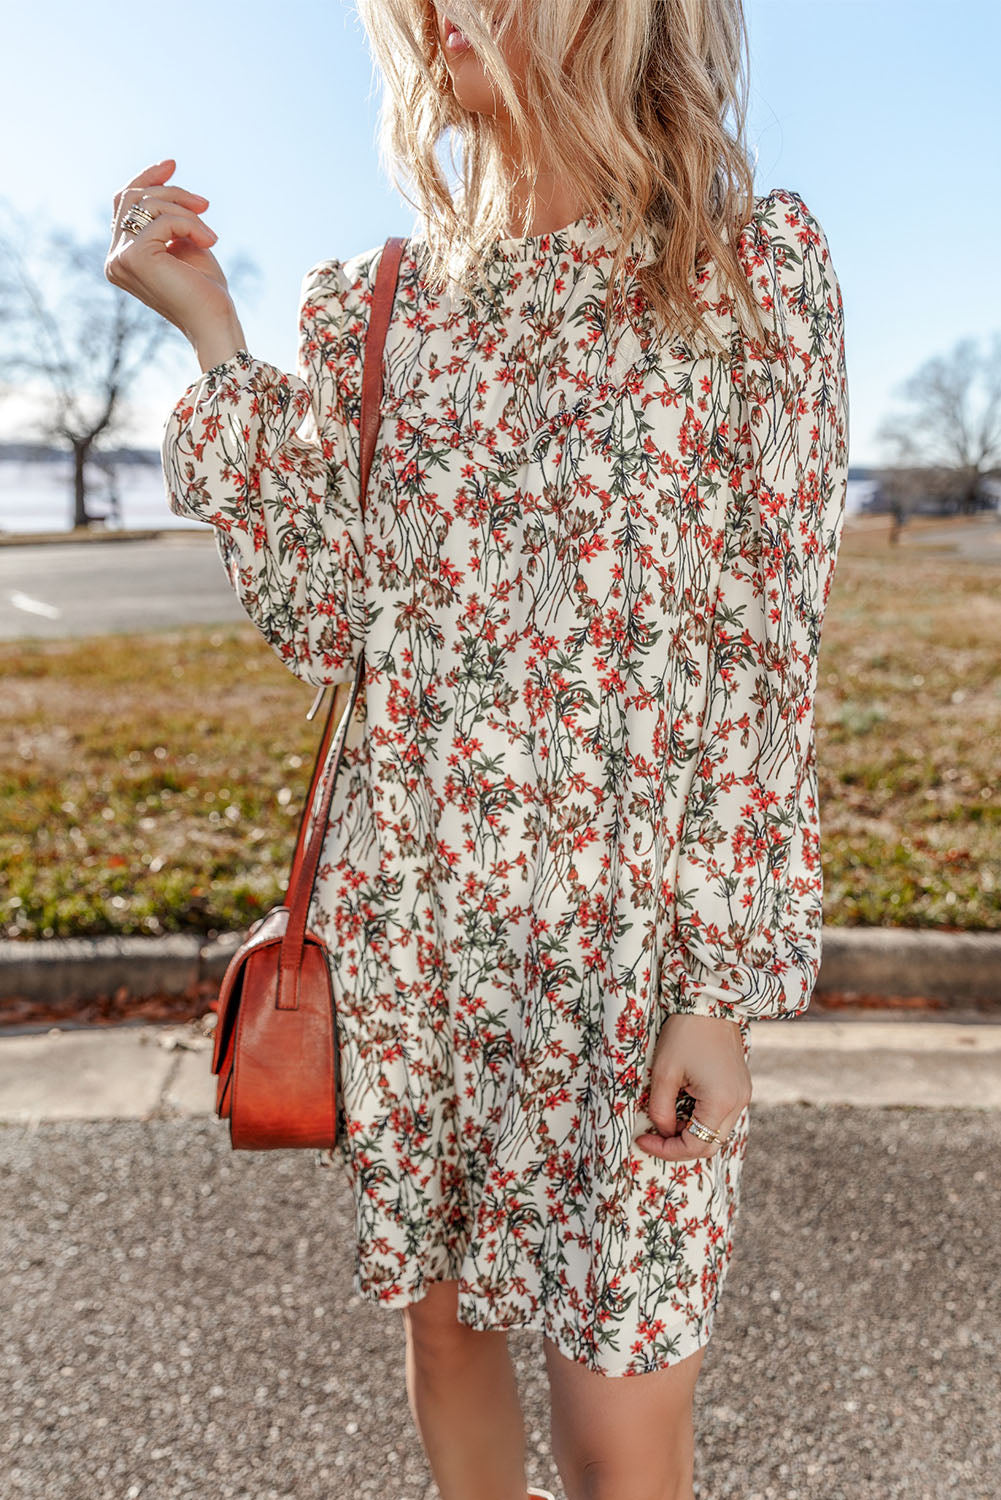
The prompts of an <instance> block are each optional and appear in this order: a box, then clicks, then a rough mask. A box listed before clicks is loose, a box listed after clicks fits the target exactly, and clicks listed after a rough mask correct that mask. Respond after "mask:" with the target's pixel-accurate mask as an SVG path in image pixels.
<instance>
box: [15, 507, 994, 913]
mask: <svg viewBox="0 0 1001 1500" xmlns="http://www.w3.org/2000/svg"><path fill="white" fill-rule="evenodd" d="M908 529H910V528H908ZM916 537H917V528H915V532H914V535H913V536H908V535H907V533H906V532H905V534H904V535H903V537H902V539H901V542H900V543H899V544H898V545H897V546H896V547H890V546H888V545H887V544H886V542H885V540H884V538H883V537H882V535H880V534H879V532H878V531H874V530H873V529H871V528H865V527H860V528H859V529H858V531H857V532H856V531H853V530H849V531H848V532H847V533H846V536H845V539H844V542H843V544H842V550H841V558H840V561H839V565H838V573H837V577H836V580H835V584H834V589H833V591H832V594H831V601H830V606H829V610H828V617H827V624H826V626H825V632H824V644H823V650H822V656H821V665H820V681H819V688H818V695H817V748H818V759H819V766H820V777H821V834H822V850H823V867H824V880H825V920H826V921H828V922H830V923H834V924H842V925H856V924H867V925H868V924H873V925H891V926H897V925H901V926H909V927H937V928H942V927H948V928H957V929H958V928H961V929H970V930H973V929H994V930H997V929H998V928H1001V902H999V891H1001V798H999V794H998V785H997V759H998V746H999V745H1001V648H999V644H998V643H999V642H1001V588H999V584H1001V570H999V569H998V568H997V567H996V566H991V565H989V564H983V565H981V564H979V563H962V562H957V561H954V560H952V559H951V558H950V556H949V555H948V554H942V553H940V552H937V551H936V552H932V551H931V550H930V549H925V548H924V547H923V546H921V545H920V543H919V541H918V540H917V539H916ZM5 666H6V670H5V683H4V694H3V702H2V705H0V749H2V754H0V798H2V806H3V809H4V812H3V818H2V823H0V872H2V884H0V931H2V932H3V933H4V934H5V935H6V936H8V937H13V938H24V939H28V938H39V937H69V936H86V935H93V934H102V933H115V934H119V935H125V934H143V933H146V934H149V933H163V932H197V933H204V934H211V933H213V932H215V931H226V930H231V929H235V930H243V929H245V928H246V927H247V926H248V925H249V923H250V922H251V921H253V920H254V918H255V917H257V916H259V915H260V914H261V913H262V912H263V911H265V910H267V908H268V907H269V906H271V905H273V904H274V903H275V902H277V901H279V900H281V898H282V896H283V895H284V891H285V885H284V882H285V879H286V877H287V874H288V866H289V861H290V859H291V854H292V847H293V843H294V839H295V834H296V830H297V828H298V821H299V816H300V813H301V809H302V804H303V799H304V797H305V793H306V790H307V780H308V776H309V773H310V770H311V768H312V764H313V758H314V755H315V751H316V746H317V742H318V737H319V734H320V732H321V730H322V727H323V726H322V718H323V715H319V716H318V717H317V719H315V720H314V721H313V722H312V723H307V721H306V719H305V713H306V710H307V708H308V707H309V705H310V703H311V702H312V699H313V696H314V689H313V688H311V687H309V686H307V685H306V684H304V683H301V682H298V681H297V680H296V679H295V678H294V677H292V676H291V674H290V673H289V672H288V671H286V669H285V668H284V667H282V665H281V664H280V662H279V661H278V660H277V658H276V657H275V656H274V654H273V653H272V652H271V650H270V649H269V648H268V646H267V645H266V644H265V643H264V641H263V640H262V639H261V637H260V636H259V635H258V634H257V632H256V631H255V630H254V628H253V626H251V625H250V623H249V622H247V623H246V624H245V625H244V624H241V625H237V626H232V627H212V628H205V627H195V628H189V629H184V630H171V631H159V632H151V633H149V634H145V635H141V636H134V635H133V636H99V637H93V638H90V639H87V640H82V641H73V640H61V641H43V640H30V641H25V642H9V643H7V645H6V648H5ZM323 712H324V714H325V712H326V702H325V703H324V711H323Z"/></svg>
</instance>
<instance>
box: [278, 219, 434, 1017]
mask: <svg viewBox="0 0 1001 1500" xmlns="http://www.w3.org/2000/svg"><path fill="white" fill-rule="evenodd" d="M406 243H407V240H406V236H404V235H391V236H390V237H389V238H388V239H387V240H386V242H385V244H384V245H383V248H382V254H381V255H380V257H379V265H378V267H377V269H376V276H375V286H374V287H373V290H372V303H371V310H370V313H369V322H368V328H367V329H366V332H365V353H364V361H363V365H362V391H361V420H360V469H359V480H360V504H361V511H362V515H364V513H365V494H366V491H367V489H368V476H369V473H370V472H371V468H372V460H373V457H374V454H375V443H376V438H377V436H378V432H379V416H380V410H379V409H380V406H381V403H382V354H383V347H384V345H385V341H386V332H387V330H388V328H389V321H390V318H391V316H392V311H393V302H394V300H395V297H396V286H397V282H398V280H399V274H400V262H401V259H402V256H403V250H404V247H405V245H406ZM364 671H365V651H364V647H363V648H362V651H361V654H360V656H359V658H358V665H357V668H356V670H355V677H354V682H353V683H352V685H351V694H350V697H349V698H348V702H347V705H346V707H345V709H344V712H343V713H342V714H341V716H340V720H339V722H338V742H337V748H336V750H335V752H334V754H333V756H332V757H330V759H329V762H328V751H329V749H330V743H331V736H332V734H333V731H334V723H335V720H336V719H337V713H336V710H337V693H336V692H333V693H332V694H331V702H330V708H329V710H328V712H327V719H326V723H325V725H324V729H323V734H322V736H321V739H320V747H319V749H318V751H317V755H316V763H315V765H314V767H313V775H312V778H311V780H310V785H309V793H308V795H307V797H306V803H305V806H304V808H303V811H302V817H301V819H300V822H299V834H298V837H297V839H296V848H295V854H294V855H293V858H292V870H291V873H290V876H289V886H288V891H287V893H286V898H285V903H284V904H285V905H286V906H287V907H288V909H289V917H288V922H287V924H286V928H285V935H284V937H283V938H282V946H281V954H280V957H279V964H278V995H277V997H276V1004H277V1006H278V1008H279V1009H280V1010H285V1009H294V1008H295V1007H296V1006H297V1005H298V1003H299V975H300V970H301V968H302V950H303V944H304V942H305V936H306V926H307V918H308V916H309V908H310V904H311V902H312V899H313V887H314V885H315V884H316V873H317V870H318V869H319V865H320V854H321V851H322V848H323V841H324V838H325V836H326V831H327V822H328V820H329V817H330V807H331V802H332V800H333V795H334V783H335V781H336V779H337V771H338V769H339V767H340V763H341V757H342V755H343V753H344V742H345V740H346V738H347V729H348V724H349V722H350V719H351V715H352V714H353V713H354V709H355V704H356V702H357V699H358V693H359V690H360V688H361V682H362V677H363V675H364ZM326 686H332V684H327V685H326ZM326 686H325V687H324V689H322V690H321V694H320V696H322V693H323V692H324V691H326ZM337 686H340V684H337ZM318 701H319V700H317V702H318ZM315 708H316V703H314V705H313V709H311V710H310V715H309V716H310V717H311V716H312V713H313V711H314V710H315ZM325 765H326V770H324V766H325ZM321 779H322V784H323V791H322V796H321V802H320V806H319V809H318V811H317V815H316V819H315V821H314V823H313V833H312V837H311V838H310V840H309V845H308V847H307V848H306V849H305V852H303V840H304V838H305V833H306V828H307V826H308V824H309V814H310V809H311V808H312V806H313V801H314V798H315V796H316V789H317V785H318V784H319V783H320V781H321Z"/></svg>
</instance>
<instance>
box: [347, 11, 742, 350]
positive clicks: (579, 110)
mask: <svg viewBox="0 0 1001 1500" xmlns="http://www.w3.org/2000/svg"><path fill="white" fill-rule="evenodd" d="M358 11H359V14H360V16H361V19H362V23H363V25H364V27H365V30H366V32H367V34H368V38H369V43H370V46H371V49H372V52H373V54H374V60H375V62H376V64H377V66H378V68H379V71H380V72H381V74H382V77H383V80H384V85H385V86H384V91H383V97H382V104H381V112H380V121H379V153H380V159H381V163H382V165H383V167H384V169H385V170H387V171H388V175H389V177H390V179H391V180H392V182H393V183H394V185H395V186H396V187H397V189H398V190H399V191H400V192H401V193H402V194H403V196H404V198H406V200H407V201H408V202H410V203H413V204H414V206H415V207H416V208H417V209H418V212H419V214H420V217H421V220H422V221H423V223H422V228H423V233H424V237H425V238H426V241H427V252H426V253H427V262H426V274H427V276H428V277H429V279H430V281H431V282H433V283H435V284H436V285H437V286H438V288H439V290H441V289H443V288H444V287H445V286H446V285H447V283H448V281H449V279H450V278H451V279H454V281H456V282H458V284H459V285H460V286H461V287H462V288H463V289H464V290H465V291H466V292H467V293H469V294H470V295H472V294H473V291H472V288H473V285H474V283H473V281H472V276H473V273H474V272H475V269H476V267H477V264H478V262H479V259H480V257H481V256H482V255H483V253H484V251H485V250H486V249H488V247H489V245H490V242H491V241H492V240H494V239H495V238H505V237H507V229H506V226H507V224H508V223H510V222H512V221H513V220H514V218H515V213H516V208H515V203H514V201H513V189H514V187H515V185H516V184H515V183H514V181H513V180H512V178H511V174H510V165H509V162H510V146H509V147H508V154H507V156H505V154H504V152H503V151H502V141H501V134H500V129H499V127H498V122H497V120H496V119H495V118H494V117H493V116H491V115H487V114H482V115H481V114H476V113H471V112H469V111H468V110H466V109H464V108H463V107H462V106H461V105H460V104H459V102H458V101H457V99H456V98H455V95H454V93H453V91H452V86H451V79H450V76H449V72H448V68H447V66H446V63H445V59H444V57H443V55H442V50H441V45H440V42H439V39H438V30H437V19H436V16H435V11H434V7H433V6H432V5H431V4H430V3H429V0H358ZM447 14H448V16H449V18H450V19H451V20H453V21H454V22H455V23H456V25H458V26H459V27H460V28H461V30H462V31H464V32H465V34H466V36H467V37H468V38H469V40H470V41H471V43H472V44H473V46H474V48H475V50H476V53H477V56H478V58H479V59H480V62H481V64H482V66H483V67H484V69H485V71H486V73H487V76H488V78H490V79H492V80H493V83H494V87H495V89H496V91H497V92H498V94H499V95H500V97H501V99H502V100H503V102H504V104H505V106H506V107H507V110H508V111H509V113H510V130H511V134H512V137H513V144H514V146H515V148H516V151H517V159H518V160H519V162H520V163H521V164H522V177H521V178H520V179H519V180H520V181H522V182H523V183H524V186H525V188H526V191H527V194H528V218H527V219H526V220H525V222H526V223H531V222H532V220H533V218H534V215H535V212H536V202H535V195H534V192H532V184H533V183H534V182H535V180H536V174H537V171H538V168H539V154H538V150H537V145H536V143H537V142H539V141H541V142H544V143H545V162H546V166H547V167H549V168H554V169H555V170H556V172H557V173H558V176H559V179H560V180H561V181H564V182H565V183H566V184H567V186H568V187H569V188H570V189H571V190H572V192H573V194H574V196H575V197H577V198H578V199H579V200H580V201H583V202H585V203H587V204H589V205H591V206H592V207H593V210H594V211H595V212H598V213H599V214H600V215H601V217H602V219H603V220H606V222H607V216H606V215H605V214H604V212H603V210H604V207H605V204H606V201H607V200H611V201H613V202H617V203H618V204H619V205H620V208H621V215H620V220H619V221H618V222H617V223H616V225H615V226H614V228H615V232H616V233H617V234H618V239H617V240H616V241H615V244H616V249H615V253H614V256H613V261H612V264H611V267H610V271H609V288H608V293H607V296H606V303H605V311H606V316H607V315H610V314H611V313H612V311H613V308H625V310H626V313H627V315H628V312H629V309H628V307H627V306H626V300H625V296H624V293H625V284H626V279H627V277H628V276H629V274H630V272H629V270H628V268H627V266H626V258H627V252H628V249H629V246H630V243H631V242H632V240H633V238H634V237H635V236H636V235H637V234H638V233H639V232H641V231H643V230H645V231H646V232H647V234H648V235H649V236H650V242H651V245H652V255H653V259H652V260H649V259H648V260H647V261H646V263H644V264H641V265H640V266H639V267H638V269H636V270H635V272H634V273H633V274H635V276H636V280H637V283H638V285H639V288H640V291H641V293H642V294H643V297H644V299H645V302H646V304H647V306H648V308H649V310H650V312H651V313H652V314H653V316H654V318H655V319H657V320H658V321H659V322H660V324H661V325H662V327H663V328H664V329H665V330H670V336H672V337H677V336H678V335H679V334H680V335H681V336H682V337H686V338H688V339H697V338H698V337H699V336H700V335H701V334H706V335H707V336H708V339H709V342H710V343H711V344H715V345H716V346H717V347H719V346H720V345H721V340H720V339H719V337H718V336H717V334H716V332H715V330H714V329H713V328H712V327H710V326H708V325H707V322H706V320H705V318H704V310H705V303H704V302H703V301H701V300H700V298H699V296H698V294H697V292H696V290H695V288H694V285H690V283H693V282H694V280H695V277H696V276H697V274H698V270H699V268H701V267H702V266H704V265H705V264H706V263H707V262H708V261H711V262H712V263H713V264H714V265H715V266H716V268H717V270H718V272H719V275H720V281H721V291H723V292H724V294H726V290H728V291H729V294H730V296H731V297H732V296H733V294H734V293H735V300H733V301H731V302H730V303H729V305H730V306H732V308H733V312H734V316H735V317H736V318H737V319H738V321H741V319H740V306H741V305H743V307H744V309H745V310H746V312H747V314H748V317H749V320H750V333H751V336H752V337H758V338H760V339H761V341H762V343H767V342H768V333H767V330H766V329H765V327H764V325H763V323H762V321H761V317H760V312H759V309H758V307H757V304H756V303H755V300H754V298H753V295H752V294H751V291H750V288H749V285H748V280H747V276H746V274H745V273H744V271H743V270H742V267H741V265H740V261H739V258H738V255H737V249H736V246H737V241H738V238H739V235H740V231H741V229H742V228H743V226H744V225H745V224H747V223H748V222H749V220H750V219H751V217H752V215H753V212H754V197H755V195H754V182H753V168H752V165H751V163H750V160H749V156H748V152H747V149H746V147H745V145H744V132H745V125H746V111H747V69H746V64H745V58H746V53H747V25H746V20H745V17H744V10H743V4H742V0H530V3H525V0H488V3H482V0H481V3H477V0H448V11H447ZM516 22H517V24H518V26H519V29H520V36H521V40H522V42H523V44H524V50H525V54H526V57H527V63H526V66H525V70H524V76H523V78H522V80H521V93H522V97H521V98H519V93H518V91H517V89H516V85H515V80H514V78H513V77H512V75H511V72H510V70H509V68H508V66H507V64H506V62H505V59H504V55H503V50H502V49H503V45H504V41H505V38H506V36H507V34H508V32H509V30H510V29H511V27H512V26H513V25H514V24H515V23H516ZM731 111H732V112H733V121H734V123H733V128H732V130H731V129H730V128H728V125H727V116H728V115H729V113H730V112H731ZM450 133H451V140H452V147H453V149H452V153H451V154H452V161H453V164H455V151H454V144H455V141H456V140H457V141H458V142H459V144H460V146H461V151H460V161H459V163H458V164H457V169H458V174H459V179H460V189H459V191H458V192H457V193H455V194H453V193H452V191H450V189H449V186H448V184H447V182H446V180H445V177H444V176H443V173H442V170H441V166H440V164H439V161H438V155H437V148H438V145H439V142H440V141H441V140H442V139H443V138H444V137H448V136H449V134H450ZM401 175H402V176H405V177H406V178H408V179H409V181H410V183H411V184H412V186H413V188H414V192H415V194H416V199H415V198H412V197H411V196H410V194H409V193H408V192H407V191H406V190H405V189H404V188H403V187H402V186H401V182H400V178H401ZM609 227H612V226H609ZM744 327H745V330H747V328H748V325H747V324H744Z"/></svg>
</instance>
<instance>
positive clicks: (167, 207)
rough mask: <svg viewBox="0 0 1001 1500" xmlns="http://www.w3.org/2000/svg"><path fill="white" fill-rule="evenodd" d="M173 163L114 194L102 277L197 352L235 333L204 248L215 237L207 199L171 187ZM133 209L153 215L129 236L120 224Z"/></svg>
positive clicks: (229, 306) (228, 301)
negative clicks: (227, 333) (150, 310)
mask: <svg viewBox="0 0 1001 1500" xmlns="http://www.w3.org/2000/svg"><path fill="white" fill-rule="evenodd" d="M174 166H175V163H174V160H173V158H171V157H168V158H167V160H166V161H162V162H158V163H157V164H156V166H152V167H147V168H146V169H145V171H142V172H140V173H139V175H138V176H137V177H133V179H132V181H131V182H129V183H127V184H126V186H125V187H124V188H123V189H122V190H121V192H119V193H116V194H115V224H114V230H113V233H112V243H111V249H110V250H109V252H108V257H107V259H106V261H105V263H104V274H105V276H106V277H107V279H108V280H109V281H110V282H112V283H113V284H114V285H115V286H120V287H122V288H123V289H124V290H125V291H127V292H131V294H132V296H133V297H138V298H139V301H140V302H145V303H146V305H147V307H152V308H153V310H154V312H158V313H159V314H160V316H161V317H164V318H166V319H167V321H168V322H169V323H173V324H174V326H175V327H176V328H179V329H180V330H181V332H182V333H183V334H184V335H185V337H186V338H187V339H189V340H190V342H191V343H192V345H193V346H194V347H195V348H196V349H197V348H198V346H199V345H200V344H204V343H207V342H209V341H210V340H212V339H213V338H215V337H218V335H219V333H220V332H221V331H223V332H224V331H226V330H228V329H234V328H235V329H238V328H239V318H238V317H237V312H236V308H235V307H234V305H233V299H232V297H231V296H230V294H229V288H228V286H227V285H226V277H225V276H224V275H223V271H222V267H221V266H220V265H219V262H218V261H217V260H216V258H215V256H214V255H213V254H212V252H211V250H210V249H209V248H208V247H209V246H210V245H212V244H214V243H215V240H216V235H215V233H214V231H213V230H211V229H209V227H208V225H207V224H203V223H202V220H201V219H200V218H199V213H201V212H204V209H205V208H206V207H207V206H208V201H209V200H208V199H207V198H204V197H200V196H199V195H198V194H197V193H189V192H188V191H187V190H186V189H185V188H181V187H176V186H173V187H168V186H167V179H168V177H169V176H170V175H171V173H172V172H173V170H174ZM136 204H141V205H142V207H143V208H146V209H149V211H150V212H151V213H152V214H153V215H154V218H153V220H152V222H151V223H149V224H147V225H146V226H145V228H143V229H140V230H139V232H138V234H130V233H129V232H128V231H124V230H122V228H121V222H122V219H123V218H124V217H125V215H126V213H127V212H128V210H129V209H130V208H132V207H134V206H135V205H136Z"/></svg>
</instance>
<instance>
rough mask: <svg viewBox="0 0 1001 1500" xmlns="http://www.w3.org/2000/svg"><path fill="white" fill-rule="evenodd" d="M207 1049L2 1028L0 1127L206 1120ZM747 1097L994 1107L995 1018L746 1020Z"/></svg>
mask: <svg viewBox="0 0 1001 1500" xmlns="http://www.w3.org/2000/svg"><path fill="white" fill-rule="evenodd" d="M211 1046H212V1042H211V1038H210V1036H208V1035H207V1034H205V1028H204V1026H203V1024H202V1022H200V1021H195V1022H191V1023H189V1024H187V1025H177V1026H108V1027H94V1028H92V1029H87V1030H69V1029H66V1030H60V1029H58V1028H54V1029H51V1030H49V1031H45V1032H37V1033H34V1034H30V1035H8V1036H4V1035H3V1034H2V1033H0V1121H11V1122H21V1123H28V1124H30V1123H32V1122H37V1121H40V1120H151V1119H165V1118H172V1117H178V1116H199V1115H201V1116H205V1115H211V1114H212V1113H213V1108H214V1099H215V1078H214V1077H213V1075H212V1073H211V1071H210V1050H211ZM751 1074H752V1078H753V1084H754V1096H753V1102H754V1103H755V1104H759V1105H773V1104H795V1103H804V1104H851V1105H856V1106H861V1107H867V1108H870V1107H874V1106H886V1105H891V1106H895V1107H908V1106H910V1107H917V1108H931V1109H948V1108H951V1107H952V1106H954V1105H959V1106H961V1107H964V1108H973V1109H992V1110H996V1109H1001V1021H994V1022H991V1021H987V1022H985V1021H984V1020H983V1018H982V1017H976V1018H974V1017H971V1018H969V1019H967V1020H964V1021H928V1020H911V1019H909V1018H906V1017H903V1016H901V1017H894V1018H892V1019H879V1020H867V1019H853V1020H828V1019H826V1018H825V1019H823V1020H811V1022H810V1023H809V1024H807V1023H806V1020H805V1018H800V1019H798V1020H796V1021H792V1022H787V1021H755V1022H752V1024H751Z"/></svg>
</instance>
